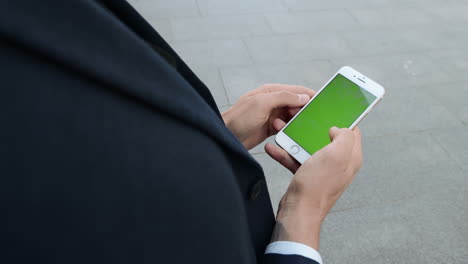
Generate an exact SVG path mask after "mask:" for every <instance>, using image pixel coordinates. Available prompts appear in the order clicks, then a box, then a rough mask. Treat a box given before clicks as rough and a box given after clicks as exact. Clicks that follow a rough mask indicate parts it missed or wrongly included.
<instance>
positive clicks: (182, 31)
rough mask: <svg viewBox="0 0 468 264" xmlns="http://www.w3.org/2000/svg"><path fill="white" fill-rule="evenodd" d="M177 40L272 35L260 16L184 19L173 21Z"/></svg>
mask: <svg viewBox="0 0 468 264" xmlns="http://www.w3.org/2000/svg"><path fill="white" fill-rule="evenodd" d="M172 25H173V30H174V36H175V39H176V40H200V39H202V40H203V39H229V38H240V37H246V36H256V35H266V34H269V33H271V29H270V27H269V26H268V25H267V23H266V21H265V18H264V17H263V16H258V15H241V16H238V15H236V16H217V17H203V18H182V19H173V20H172Z"/></svg>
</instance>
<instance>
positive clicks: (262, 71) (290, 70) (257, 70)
mask: <svg viewBox="0 0 468 264" xmlns="http://www.w3.org/2000/svg"><path fill="white" fill-rule="evenodd" d="M337 70H338V69H337V68H336V67H334V65H332V64H331V63H330V62H328V61H315V62H307V63H295V64H268V65H256V66H250V67H225V68H222V69H221V75H222V77H223V81H224V85H225V87H226V91H227V94H228V99H229V102H230V103H232V104H233V103H235V102H236V101H237V100H238V99H239V97H240V96H242V95H243V94H245V93H247V92H248V91H250V90H253V89H255V88H257V87H259V86H261V85H263V84H266V83H283V84H295V85H304V86H306V87H310V88H312V89H315V90H318V89H320V88H321V87H322V85H323V84H325V82H326V81H327V80H328V79H329V78H330V77H331V76H332V75H333V74H334V73H335V72H336V71H337Z"/></svg>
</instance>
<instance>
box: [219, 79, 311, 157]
mask: <svg viewBox="0 0 468 264" xmlns="http://www.w3.org/2000/svg"><path fill="white" fill-rule="evenodd" d="M314 94H315V92H314V91H313V90H311V89H309V88H306V87H303V86H295V85H283V84H267V85H263V86H261V87H260V88H257V89H255V90H253V91H251V92H249V93H247V94H245V95H243V96H242V97H241V98H240V99H239V100H238V101H237V102H236V104H234V105H233V106H232V107H231V108H230V109H228V110H227V111H226V112H224V113H223V114H222V115H223V119H224V123H226V126H227V127H228V128H229V130H231V131H232V132H233V133H234V135H236V137H237V138H238V139H239V140H240V142H242V144H243V145H244V146H245V147H246V148H247V149H251V148H253V147H255V146H257V145H258V144H260V143H261V142H263V141H264V140H265V139H266V138H267V137H269V136H271V135H274V134H276V132H277V131H276V130H275V128H274V127H278V126H284V124H285V122H287V121H289V120H290V119H291V118H292V117H293V116H294V115H295V114H296V113H297V112H298V111H299V110H300V108H301V107H302V106H304V105H305V104H306V103H307V102H308V101H309V100H310V98H311V97H312V96H314Z"/></svg>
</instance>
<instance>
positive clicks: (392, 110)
mask: <svg viewBox="0 0 468 264" xmlns="http://www.w3.org/2000/svg"><path fill="white" fill-rule="evenodd" d="M402 90H403V89H401V88H400V89H398V90H397V89H389V88H387V93H386V96H385V97H384V98H383V99H382V101H381V102H380V103H379V105H377V106H376V107H375V109H374V110H373V111H372V112H371V113H370V114H369V116H368V117H366V119H365V120H364V121H363V123H362V125H361V127H362V128H363V129H365V131H366V133H367V134H368V135H370V136H376V135H389V134H399V135H402V136H404V135H405V134H407V133H408V132H414V131H424V130H429V129H434V128H444V127H458V126H461V125H462V123H461V122H460V121H459V120H458V119H457V118H456V117H455V116H454V115H453V114H452V113H450V112H449V111H448V110H447V109H446V108H445V107H444V106H443V105H442V104H441V103H439V102H438V101H436V100H435V99H434V98H433V97H432V96H430V95H429V94H427V91H426V90H425V89H424V87H406V89H404V90H403V91H402Z"/></svg>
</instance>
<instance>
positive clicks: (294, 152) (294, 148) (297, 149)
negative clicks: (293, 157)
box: [289, 145, 299, 154]
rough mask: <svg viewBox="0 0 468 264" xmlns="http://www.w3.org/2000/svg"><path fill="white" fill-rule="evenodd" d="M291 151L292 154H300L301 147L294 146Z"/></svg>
mask: <svg viewBox="0 0 468 264" xmlns="http://www.w3.org/2000/svg"><path fill="white" fill-rule="evenodd" d="M289 150H290V151H291V154H297V153H299V147H298V146H297V145H293V146H292V147H291V148H290V149H289Z"/></svg>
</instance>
